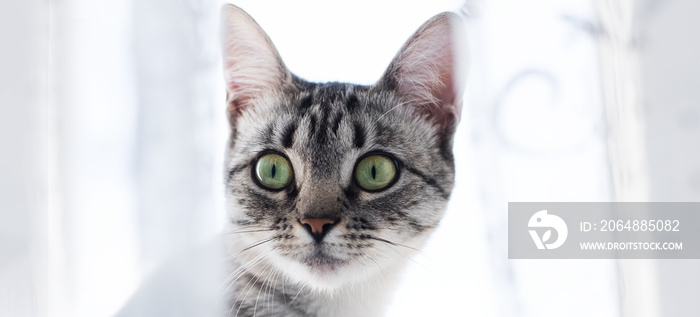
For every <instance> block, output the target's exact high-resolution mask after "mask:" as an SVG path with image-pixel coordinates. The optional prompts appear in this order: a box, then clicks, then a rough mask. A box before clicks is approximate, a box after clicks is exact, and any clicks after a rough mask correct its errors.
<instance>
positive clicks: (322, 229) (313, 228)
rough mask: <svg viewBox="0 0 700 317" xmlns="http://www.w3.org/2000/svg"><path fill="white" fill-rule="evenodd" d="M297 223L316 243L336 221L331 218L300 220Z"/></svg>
mask: <svg viewBox="0 0 700 317" xmlns="http://www.w3.org/2000/svg"><path fill="white" fill-rule="evenodd" d="M299 222H300V223H301V224H302V225H303V226H304V228H306V231H308V232H309V234H311V236H312V237H313V238H314V240H315V241H316V242H321V240H323V237H324V236H325V235H326V233H328V231H330V230H331V228H333V225H335V224H336V223H337V222H338V221H337V220H334V219H331V218H301V219H299Z"/></svg>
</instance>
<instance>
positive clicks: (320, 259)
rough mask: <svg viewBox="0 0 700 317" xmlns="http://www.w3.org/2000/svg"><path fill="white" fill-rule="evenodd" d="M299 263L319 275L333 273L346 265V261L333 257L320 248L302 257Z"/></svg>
mask: <svg viewBox="0 0 700 317" xmlns="http://www.w3.org/2000/svg"><path fill="white" fill-rule="evenodd" d="M301 262H302V263H303V264H304V265H306V266H307V267H309V269H310V270H311V271H312V272H315V273H320V274H325V273H331V272H334V271H336V270H338V269H339V268H340V267H342V266H344V265H345V264H347V263H348V261H347V260H343V259H340V258H337V257H334V256H332V255H330V254H328V253H327V252H326V251H323V249H321V248H317V249H315V250H314V251H312V253H311V254H309V255H307V256H306V257H304V258H303V259H302V260H301Z"/></svg>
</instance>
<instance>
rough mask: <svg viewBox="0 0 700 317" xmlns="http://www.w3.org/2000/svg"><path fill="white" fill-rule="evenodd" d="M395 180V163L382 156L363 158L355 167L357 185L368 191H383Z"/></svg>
mask: <svg viewBox="0 0 700 317" xmlns="http://www.w3.org/2000/svg"><path fill="white" fill-rule="evenodd" d="M394 178H396V163H395V162H394V160H392V159H390V158H388V157H386V156H383V155H371V156H368V157H365V158H363V159H362V161H360V163H358V164H357V167H355V180H356V181H357V185H359V186H360V187H362V188H363V189H365V190H368V191H376V190H380V189H383V188H385V187H387V186H389V184H391V182H392V181H393V180H394Z"/></svg>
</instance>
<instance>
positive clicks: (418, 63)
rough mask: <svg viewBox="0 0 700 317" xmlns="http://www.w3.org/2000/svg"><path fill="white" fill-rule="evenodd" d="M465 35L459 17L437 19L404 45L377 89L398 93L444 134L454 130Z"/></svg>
mask: <svg viewBox="0 0 700 317" xmlns="http://www.w3.org/2000/svg"><path fill="white" fill-rule="evenodd" d="M465 33H466V32H465V29H464V24H463V21H462V19H461V18H460V17H459V16H458V15H457V14H454V13H451V12H444V13H441V14H438V15H436V16H435V17H433V18H432V19H430V20H428V21H427V22H425V24H423V25H422V26H421V27H420V28H419V29H418V31H416V32H415V33H414V34H413V36H411V38H410V39H409V40H408V41H407V42H406V43H405V44H404V46H403V47H402V48H401V50H400V51H399V53H398V54H397V55H396V57H394V60H393V61H392V62H391V64H390V65H389V68H388V69H387V71H386V73H385V74H384V76H383V77H382V79H381V80H380V81H379V82H378V83H377V84H376V85H375V87H376V88H378V89H388V90H392V91H394V92H395V93H396V94H397V95H398V96H399V98H401V99H402V101H403V102H405V103H406V104H408V105H409V106H412V107H416V108H417V109H418V111H419V112H420V113H422V114H424V115H425V116H426V117H427V118H428V119H430V120H431V121H433V122H434V123H435V124H437V126H439V127H440V128H442V129H443V130H452V129H454V127H455V126H456V124H457V123H458V122H459V116H460V113H461V110H462V95H463V93H464V81H465V67H464V66H465V64H466V63H465V61H466V57H465V51H466V45H465V42H466V34H465Z"/></svg>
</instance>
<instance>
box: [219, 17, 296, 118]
mask: <svg viewBox="0 0 700 317" xmlns="http://www.w3.org/2000/svg"><path fill="white" fill-rule="evenodd" d="M221 45H222V49H223V62H224V78H225V80H226V93H227V99H228V100H227V103H228V106H227V108H228V113H229V120H230V121H231V123H233V122H234V119H235V117H236V116H238V115H241V114H242V113H243V112H244V111H245V110H247V109H248V108H250V107H251V106H253V105H254V104H255V101H256V100H257V99H260V98H263V97H264V96H266V95H267V94H270V93H275V92H282V91H283V90H284V89H287V88H289V87H291V86H292V84H291V83H292V75H291V73H290V72H289V70H287V67H286V66H285V65H284V62H282V58H281V57H280V55H279V53H278V52H277V49H276V48H275V46H274V45H273V44H272V41H271V40H270V38H269V37H268V36H267V33H265V31H263V29H262V28H261V27H260V25H258V23H257V22H255V20H253V18H252V17H251V16H250V15H248V14H247V13H246V12H245V11H243V10H242V9H241V8H239V7H237V6H234V5H231V4H226V5H224V6H223V7H222V8H221Z"/></svg>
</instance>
